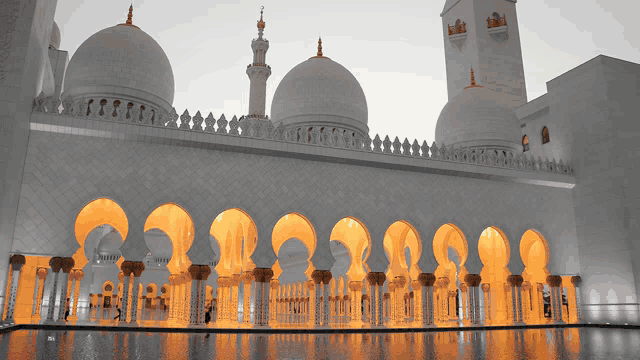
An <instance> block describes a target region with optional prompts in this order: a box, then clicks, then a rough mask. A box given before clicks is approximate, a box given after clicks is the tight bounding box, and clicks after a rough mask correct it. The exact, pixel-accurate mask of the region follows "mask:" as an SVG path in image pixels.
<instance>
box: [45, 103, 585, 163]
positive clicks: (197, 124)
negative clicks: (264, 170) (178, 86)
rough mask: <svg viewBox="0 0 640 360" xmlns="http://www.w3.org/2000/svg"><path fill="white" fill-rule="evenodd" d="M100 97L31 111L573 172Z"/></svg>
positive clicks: (474, 152) (520, 157) (528, 159)
mask: <svg viewBox="0 0 640 360" xmlns="http://www.w3.org/2000/svg"><path fill="white" fill-rule="evenodd" d="M101 100H102V99H100V100H98V99H94V101H93V102H92V105H93V106H90V105H89V103H90V102H91V99H88V100H87V99H83V100H77V101H75V102H66V103H64V104H63V106H64V107H65V108H64V109H63V110H62V113H60V112H59V111H58V106H59V103H57V105H58V106H56V103H55V101H54V100H53V98H45V97H44V96H43V95H42V94H40V95H39V96H38V97H37V98H36V99H35V100H34V105H33V111H34V112H36V113H50V114H56V115H67V116H72V117H76V118H86V119H91V120H99V121H106V122H116V123H129V124H136V125H140V126H149V127H160V128H165V129H176V130H178V129H179V130H187V131H190V132H196V133H202V134H216V135H226V136H232V137H247V138H254V139H262V140H269V141H275V142H286V143H297V144H305V145H308V146H314V147H317V146H321V147H329V148H339V149H347V150H352V151H360V152H370V153H384V154H391V155H394V156H398V157H413V158H421V159H424V160H425V161H441V162H455V163H465V164H473V165H479V166H486V167H494V168H505V169H513V170H520V171H530V172H538V173H553V174H559V175H566V176H573V175H574V171H573V169H572V167H571V166H570V165H565V164H564V163H563V162H562V160H560V162H556V160H555V159H553V160H551V161H550V160H549V159H548V158H545V159H544V160H543V159H542V158H540V157H538V158H537V159H535V158H533V157H532V156H530V155H529V156H528V155H525V154H523V153H520V152H518V153H514V152H512V151H494V150H491V149H472V148H462V147H459V148H456V147H451V146H449V147H447V146H445V145H444V144H442V145H441V146H438V145H437V144H436V143H435V142H433V144H432V145H431V146H429V145H428V144H427V142H426V141H423V142H422V144H420V143H419V142H418V140H413V142H409V139H407V138H405V139H404V141H403V142H400V139H399V138H398V137H397V136H396V137H395V139H394V141H393V142H392V141H391V139H390V138H389V136H385V138H384V140H381V139H380V136H379V135H376V136H375V137H374V138H373V139H371V138H370V137H369V135H365V136H363V135H361V134H359V133H356V132H354V131H351V130H347V129H341V128H327V127H318V126H309V127H285V126H284V125H283V124H282V123H280V125H279V126H278V127H274V126H273V124H272V123H271V121H269V120H263V119H255V118H250V117H245V116H242V117H241V118H240V120H238V119H237V118H236V116H233V118H232V119H231V121H227V119H226V117H225V115H224V114H223V115H221V116H220V118H219V119H218V120H216V119H215V118H214V117H213V114H211V113H209V114H208V115H207V117H206V118H203V117H202V115H201V114H200V111H198V112H196V114H195V115H194V116H193V117H192V116H191V115H190V114H189V112H188V111H187V110H185V111H184V112H183V113H182V115H178V113H177V112H176V109H175V108H173V109H172V111H171V113H166V112H165V111H163V110H159V111H158V112H157V113H155V114H153V115H152V113H151V112H150V111H143V112H142V114H140V115H139V116H129V118H127V117H126V116H124V115H125V110H126V109H125V107H122V109H120V107H118V108H115V109H108V110H109V111H104V105H100V101H101ZM118 101H120V103H123V104H124V103H128V101H126V100H118ZM96 104H97V105H96ZM178 121H180V124H178Z"/></svg>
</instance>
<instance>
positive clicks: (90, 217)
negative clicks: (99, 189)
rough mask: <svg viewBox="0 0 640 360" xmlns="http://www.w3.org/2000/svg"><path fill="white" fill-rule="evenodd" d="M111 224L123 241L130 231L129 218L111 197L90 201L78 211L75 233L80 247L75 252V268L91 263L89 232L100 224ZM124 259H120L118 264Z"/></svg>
mask: <svg viewBox="0 0 640 360" xmlns="http://www.w3.org/2000/svg"><path fill="white" fill-rule="evenodd" d="M101 225H110V226H112V227H113V228H115V229H116V230H118V232H119V233H120V235H121V237H122V241H124V239H126V238H127V234H128V233H129V220H128V218H127V214H126V213H125V212H124V210H123V209H122V207H121V206H120V205H118V203H116V202H115V201H113V200H111V199H109V198H106V197H104V198H98V199H95V200H92V201H90V202H89V203H87V204H86V205H85V206H83V207H82V209H81V210H80V211H79V212H78V215H77V216H76V220H75V223H74V234H75V237H76V241H77V242H78V245H80V248H78V250H77V251H76V252H75V253H74V254H73V256H72V257H73V260H74V261H75V264H74V268H75V269H82V268H84V266H85V265H87V264H88V263H89V259H87V256H86V255H85V241H86V239H87V236H89V233H90V232H91V231H92V230H93V229H95V228H96V227H98V226H101ZM123 261H124V259H123V258H122V257H120V259H119V260H118V266H120V264H121V263H122V262H123Z"/></svg>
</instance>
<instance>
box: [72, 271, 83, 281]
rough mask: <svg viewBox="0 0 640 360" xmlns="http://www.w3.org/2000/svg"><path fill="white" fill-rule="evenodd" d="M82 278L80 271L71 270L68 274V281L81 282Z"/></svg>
mask: <svg viewBox="0 0 640 360" xmlns="http://www.w3.org/2000/svg"><path fill="white" fill-rule="evenodd" d="M83 277H84V271H82V269H73V270H71V272H70V273H69V279H70V280H76V281H79V280H82V278H83Z"/></svg>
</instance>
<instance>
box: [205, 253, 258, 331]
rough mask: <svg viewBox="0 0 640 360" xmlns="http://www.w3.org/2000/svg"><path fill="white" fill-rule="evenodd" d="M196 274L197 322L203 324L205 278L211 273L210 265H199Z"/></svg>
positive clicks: (207, 278)
mask: <svg viewBox="0 0 640 360" xmlns="http://www.w3.org/2000/svg"><path fill="white" fill-rule="evenodd" d="M198 275H199V278H198V283H199V286H198V324H204V323H205V314H206V312H207V280H209V275H211V267H210V266H209V265H200V272H199V273H198ZM249 284H251V283H249Z"/></svg>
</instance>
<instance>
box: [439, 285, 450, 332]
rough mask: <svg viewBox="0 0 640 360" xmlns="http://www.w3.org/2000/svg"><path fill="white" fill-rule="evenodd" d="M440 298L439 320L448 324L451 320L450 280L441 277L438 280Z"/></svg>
mask: <svg viewBox="0 0 640 360" xmlns="http://www.w3.org/2000/svg"><path fill="white" fill-rule="evenodd" d="M438 293H439V294H438V296H439V299H440V300H439V306H438V312H439V314H438V315H439V316H438V318H439V320H440V322H441V323H446V322H447V321H448V320H449V319H448V317H449V278H446V277H441V278H440V279H438Z"/></svg>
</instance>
